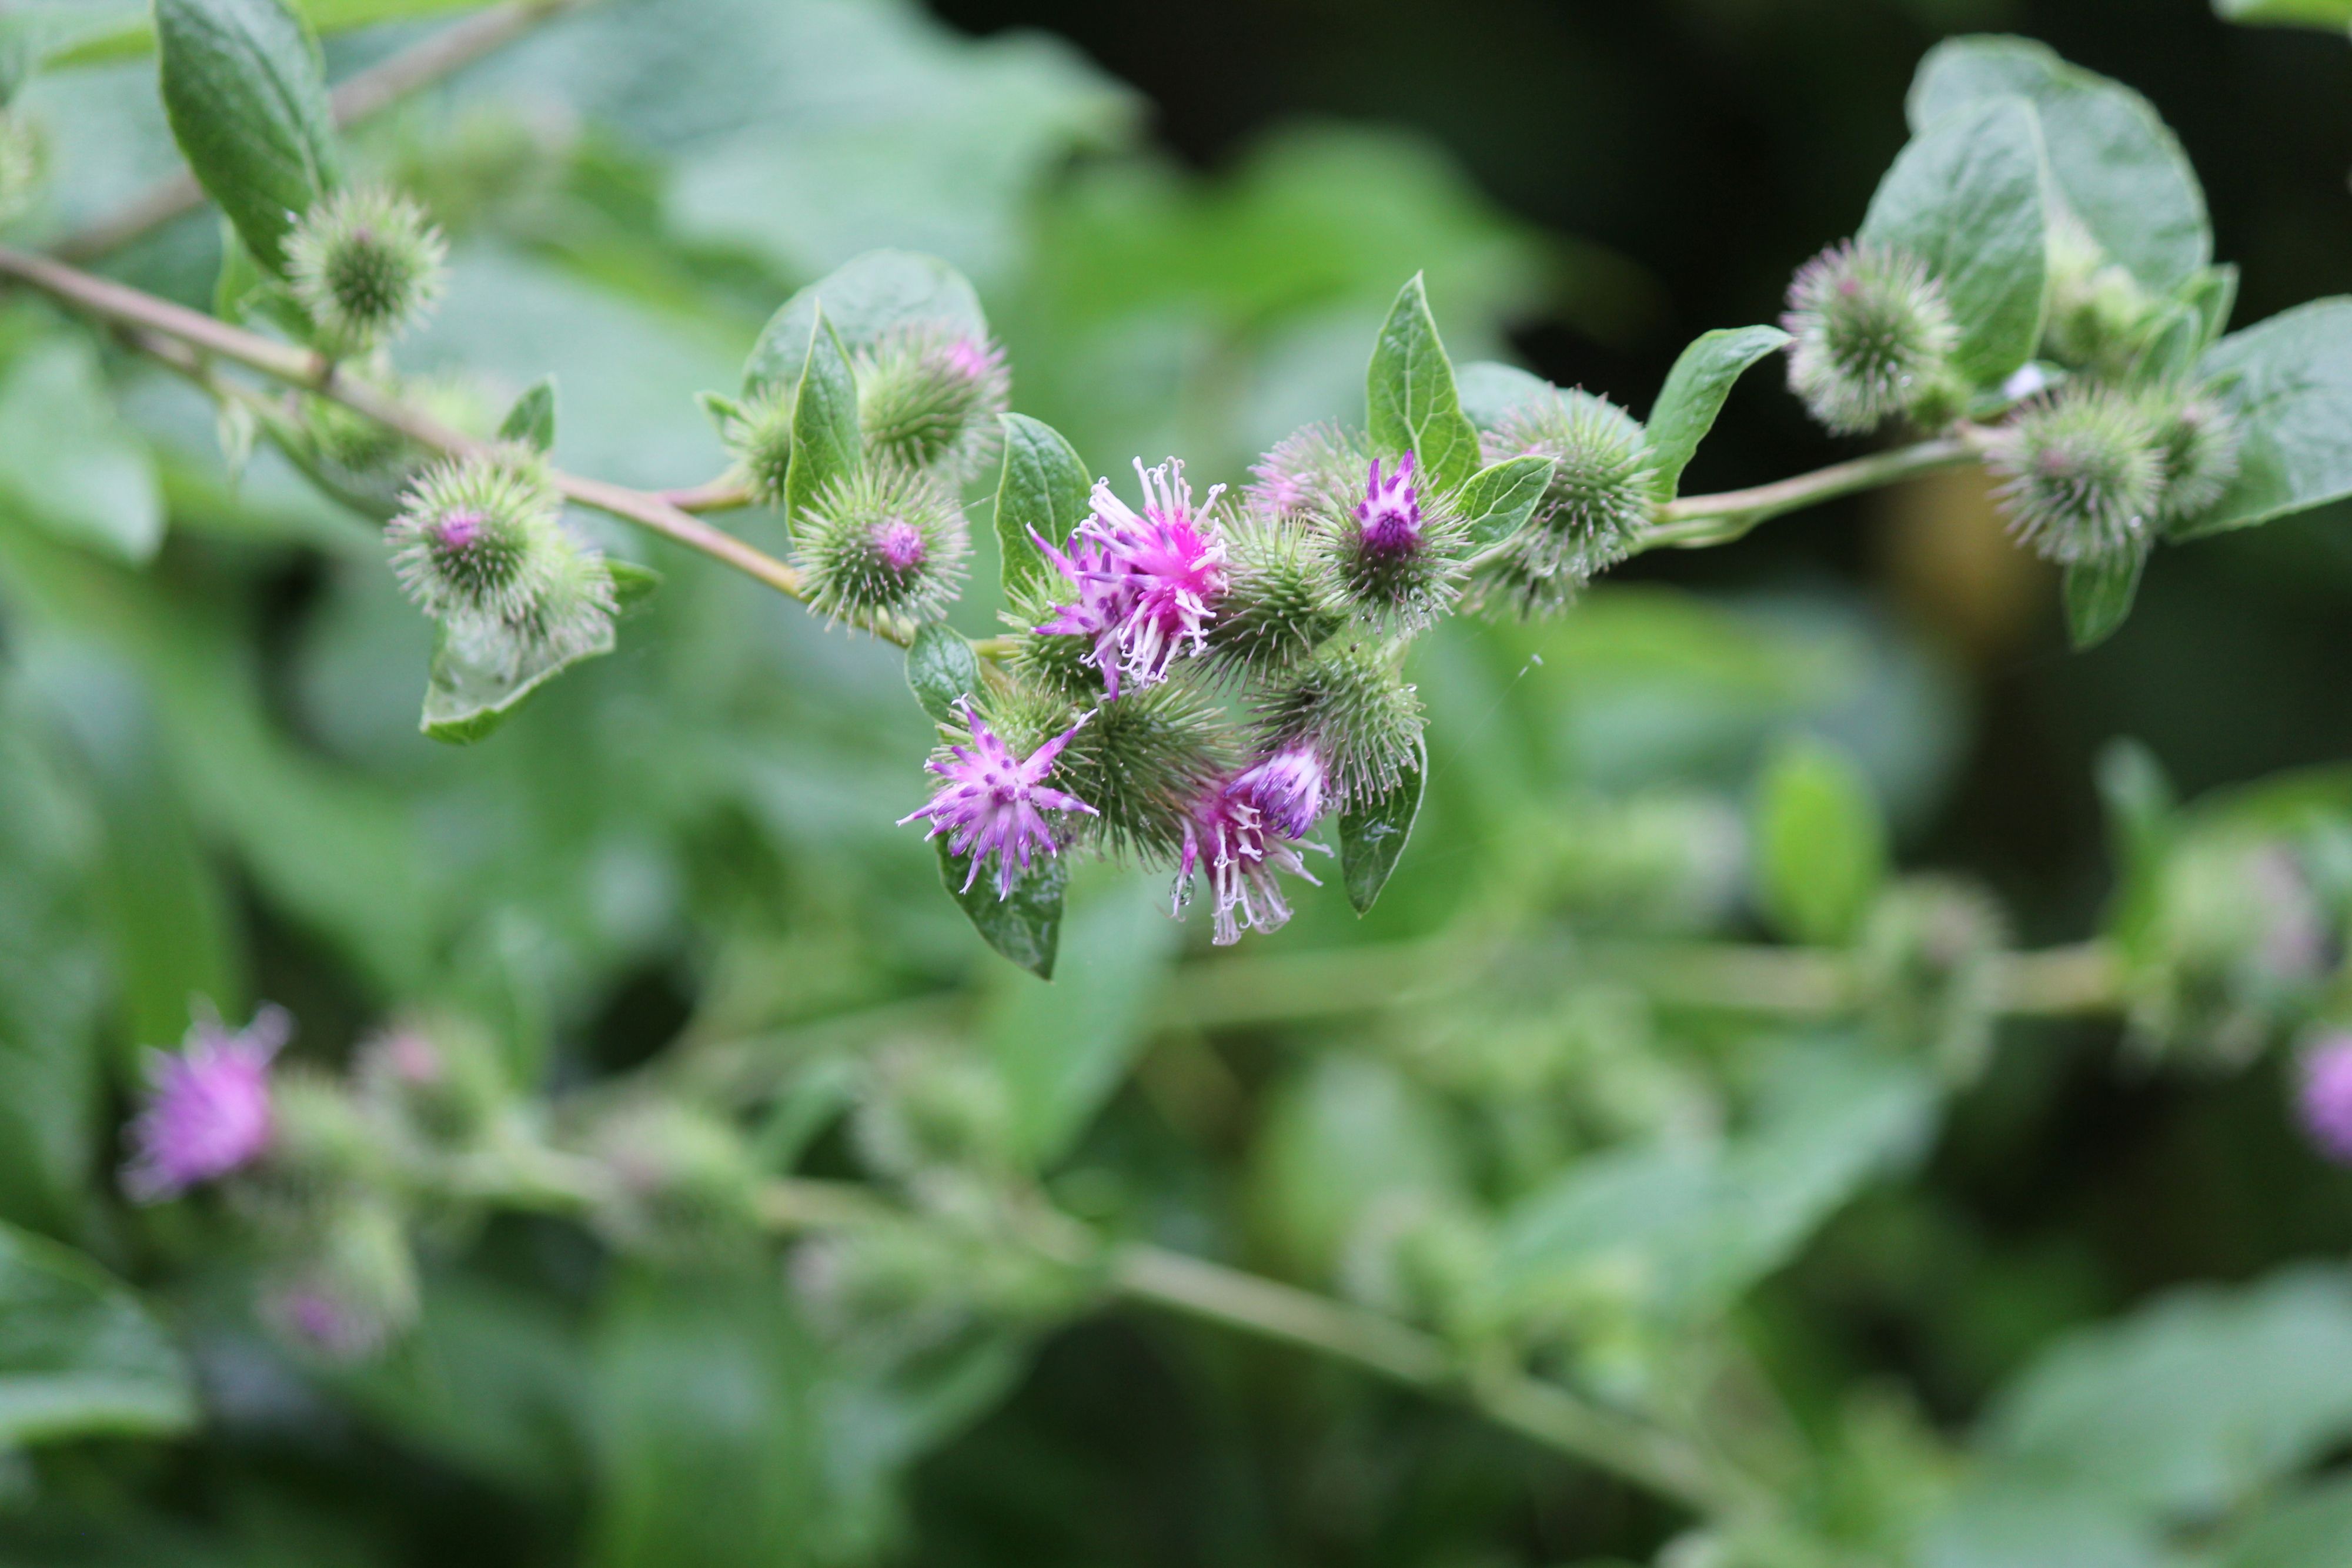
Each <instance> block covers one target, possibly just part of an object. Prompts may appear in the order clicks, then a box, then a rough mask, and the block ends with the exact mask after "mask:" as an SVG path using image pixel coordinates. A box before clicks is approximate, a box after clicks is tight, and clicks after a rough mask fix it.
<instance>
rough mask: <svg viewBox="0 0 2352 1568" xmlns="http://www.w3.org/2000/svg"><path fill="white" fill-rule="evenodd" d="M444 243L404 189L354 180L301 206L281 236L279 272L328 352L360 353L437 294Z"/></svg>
mask: <svg viewBox="0 0 2352 1568" xmlns="http://www.w3.org/2000/svg"><path fill="white" fill-rule="evenodd" d="M447 254H448V246H447V245H446V243H445V242H444V241H443V240H442V237H441V232H440V231H439V230H438V229H436V228H435V227H434V226H433V225H431V224H430V223H428V222H427V221H426V220H425V212H424V209H423V208H421V207H419V206H418V205H417V204H415V202H412V201H410V200H409V199H408V198H407V197H406V196H403V195H400V194H397V193H394V192H392V191H388V190H384V189H383V188H382V187H379V186H354V187H352V188H351V189H348V190H342V191H338V192H336V193H334V194H332V195H330V196H328V197H326V198H325V199H324V200H322V201H321V202H320V203H319V204H318V205H316V206H314V207H312V208H311V209H310V212H309V213H307V214H304V215H303V217H302V221H301V222H300V223H299V224H297V225H295V228H294V232H293V234H292V235H289V236H288V238H287V241H286V280H287V284H288V286H289V287H290V288H291V289H292V290H293V292H294V298H295V299H296V300H297V301H298V302H299V303H300V305H301V307H302V308H303V309H304V310H305V311H306V312H307V313H308V314H309V315H310V321H311V324H312V325H313V326H314V327H316V328H317V329H318V340H319V347H320V350H322V351H323V352H325V353H327V354H329V355H331V356H333V357H335V358H338V359H345V358H350V357H351V356H353V355H357V354H364V353H367V352H368V351H370V350H373V349H375V348H377V347H379V346H380V345H382V344H383V343H387V342H389V341H391V340H393V339H394V338H396V337H398V336H399V335H400V334H401V333H402V332H403V331H404V330H406V329H408V328H409V327H410V326H412V325H414V324H415V322H416V321H417V319H419V318H421V317H422V316H423V315H424V314H425V312H426V311H427V310H428V309H430V308H432V306H433V304H434V302H435V301H436V300H437V299H438V298H440V297H441V287H442V281H443V272H444V267H443V264H444V262H445V260H446V256H447Z"/></svg>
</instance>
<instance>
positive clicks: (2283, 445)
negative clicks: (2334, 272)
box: [2172, 296, 2352, 538]
mask: <svg viewBox="0 0 2352 1568" xmlns="http://www.w3.org/2000/svg"><path fill="white" fill-rule="evenodd" d="M2197 371H2198V374H2199V375H2200V376H2202V377H2205V378H2207V379H2209V380H2211V381H2214V382H2220V383H2221V387H2220V395H2221V403H2222V406H2223V407H2225V408H2227V409H2228V410H2229V411H2230V412H2231V413H2232V414H2234V415H2236V416H2237V420H2238V423H2239V427H2240V431H2241V437H2240V442H2239V446H2238V477H2237V478H2236V480H2235V481H2233V482H2232V483H2231V486H2230V489H2229V493H2228V494H2226V495H2224V496H2223V497H2221V500H2220V501H2219V502H2217V503H2216V504H2215V505H2214V507H2213V509H2212V510H2211V511H2210V512H2208V513H2207V514H2206V515H2205V516H2203V517H2200V518H2198V519H2197V520H2196V521H2195V522H2193V523H2190V524H2189V525H2187V526H2185V527H2179V528H2174V529H2173V530H2172V537H2173V538H2201V537H2202V536H2204V535H2206V534H2217V533H2221V532H2224V531H2226V530H2228V529H2231V528H2252V527H2253V526H2254V525H2255V524H2256V523H2267V522H2269V521H2271V520H2272V519H2273V518H2275V517H2287V516H2290V515H2292V514H2293V513H2295V512H2303V511H2308V510H2310V509H2311V508H2312V507H2318V506H2324V505H2326V503H2327V502H2329V501H2335V500H2340V499H2341V498H2343V497H2346V496H2352V298H2343V297H2340V296H2339V297H2337V298H2333V299H2315V300H2313V301H2312V302H2311V303H2310V304H2308V305H2299V306H2297V307H2296V308H2294V309H2292V310H2288V311H2284V312H2282V313H2280V314H2279V315H2276V316H2273V317H2272V318H2271V319H2269V320H2267V321H2263V322H2260V323H2258V324H2256V325H2254V326H2252V327H2249V328H2247V329H2245V330H2244V331H2242V332H2232V333H2231V334H2230V335H2229V336H2228V337H2226V338H2224V339H2222V340H2221V341H2220V342H2218V343H2216V344H2214V345H2213V347H2212V348H2210V350H2206V354H2205V357H2204V359H2202V360H2201V361H2199V362H2198V367H2197Z"/></svg>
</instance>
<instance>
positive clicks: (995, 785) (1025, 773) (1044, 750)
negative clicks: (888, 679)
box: [898, 703, 1095, 899]
mask: <svg viewBox="0 0 2352 1568" xmlns="http://www.w3.org/2000/svg"><path fill="white" fill-rule="evenodd" d="M964 722H965V724H966V726H967V727H969V728H970V729H971V745H970V746H969V747H963V746H950V747H948V748H947V750H948V754H947V756H945V757H944V758H932V759H931V761H930V762H929V764H928V766H929V768H930V770H931V771H932V772H934V773H936V774H938V775H939V776H940V778H941V779H946V780H947V782H946V783H945V784H944V785H942V786H941V787H940V791H939V793H938V794H936V795H934V796H932V797H931V802H930V804H929V805H928V806H925V807H923V808H921V809H920V810H915V811H910V812H908V814H907V815H906V816H904V817H901V818H899V819H898V825H899V826H901V827H904V826H906V824H908V822H911V821H915V820H916V819H917V818H919V817H928V818H929V819H930V822H931V831H929V833H926V834H925V835H924V837H926V838H933V839H935V838H937V837H939V836H940V834H941V833H949V834H952V835H953V836H952V837H950V839H949V840H948V848H949V849H950V851H951V852H954V853H956V854H959V855H969V856H971V872H970V873H969V874H967V875H966V876H965V877H964V879H963V890H964V891H965V892H967V893H969V892H971V886H972V883H975V882H977V881H978V880H979V879H980V862H982V860H983V859H985V858H986V857H987V856H989V855H994V856H995V857H996V896H997V897H998V898H999V899H1005V898H1010V897H1012V896H1013V878H1014V877H1015V876H1016V875H1018V874H1019V873H1021V872H1025V871H1027V870H1028V869H1029V865H1030V861H1031V858H1032V857H1033V856H1034V854H1035V853H1037V852H1039V851H1043V852H1045V853H1046V854H1049V855H1054V854H1059V853H1061V852H1062V843H1061V841H1060V840H1058V839H1057V838H1055V834H1054V826H1053V823H1052V822H1051V821H1050V820H1049V819H1048V818H1047V816H1046V813H1047V812H1049V811H1064V812H1069V811H1077V812H1084V813H1085V814H1086V815H1087V816H1089V817H1091V816H1093V815H1094V814H1095V809H1094V808H1093V807H1092V806H1089V805H1087V803H1086V802H1085V801H1084V800H1079V799H1078V798H1077V797H1076V795H1071V794H1067V793H1065V792H1064V791H1062V790H1060V789H1048V788H1047V787H1046V785H1045V777H1046V775H1047V774H1049V773H1051V772H1053V770H1054V759H1055V758H1057V757H1059V756H1061V755H1062V747H1066V746H1067V745H1068V744H1069V743H1070V737H1072V736H1073V735H1076V733H1077V732H1078V725H1082V724H1084V723H1086V720H1085V719H1083V718H1081V719H1080V720H1078V724H1074V725H1072V726H1071V727H1069V728H1067V729H1066V730H1064V731H1063V732H1062V733H1061V734H1059V735H1057V736H1055V737H1054V738H1053V739H1051V740H1049V741H1047V742H1046V743H1045V745H1043V746H1041V747H1038V748H1037V749H1036V750H1034V751H1033V752H1031V753H1030V754H1029V755H1028V756H1027V757H1025V758H1024V757H1015V756H1014V755H1013V748H1012V747H1009V746H1007V745H1005V744H1004V740H1003V737H1001V736H999V735H998V734H997V733H996V732H995V731H994V730H992V729H991V728H989V727H988V723H987V721H986V720H985V719H982V717H981V716H980V715H979V714H978V713H976V712H974V711H973V710H972V707H971V704H969V703H967V704H965V705H964Z"/></svg>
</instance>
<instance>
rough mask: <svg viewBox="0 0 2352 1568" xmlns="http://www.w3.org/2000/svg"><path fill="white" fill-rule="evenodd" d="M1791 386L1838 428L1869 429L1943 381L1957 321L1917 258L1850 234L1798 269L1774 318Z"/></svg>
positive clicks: (1814, 411)
mask: <svg viewBox="0 0 2352 1568" xmlns="http://www.w3.org/2000/svg"><path fill="white" fill-rule="evenodd" d="M1780 325H1781V328H1782V329H1784V330H1786V331H1787V332H1788V333H1789V335H1790V344H1789V388H1790V391H1791V392H1795V393H1796V394H1797V395H1798V396H1799V397H1801V398H1802V399H1803V400H1804V402H1805V406H1806V407H1807V408H1809V409H1811V411H1812V414H1813V417H1814V418H1815V419H1818V420H1820V421H1821V422H1822V423H1823V424H1825V425H1827V426H1828V427H1829V428H1830V429H1832V430H1833V431H1836V432H1838V433H1840V434H1848V435H1856V434H1864V433H1865V432H1867V431H1871V430H1875V429H1876V428H1877V427H1878V426H1879V425H1881V424H1883V423H1885V422H1886V421H1888V420H1890V419H1893V418H1895V416H1896V415H1898V414H1900V413H1905V412H1906V410H1909V409H1910V408H1912V407H1913V406H1914V405H1915V404H1916V403H1917V402H1919V400H1920V399H1921V398H1922V397H1923V396H1927V395H1928V394H1930V393H1933V392H1937V390H1938V389H1939V388H1940V387H1941V385H1942V383H1943V382H1944V381H1945V380H1946V377H1947V373H1948V363H1947V361H1949V359H1950V358H1951V353H1952V350H1953V349H1954V348H1956V347H1958V343H1959V329H1958V327H1957V326H1955V325H1954V324H1953V321H1952V312H1951V308H1950V307H1949V306H1948V305H1947V304H1946V303H1945V301H1944V291H1943V289H1942V288H1941V287H1939V286H1938V285H1937V282H1936V280H1935V278H1934V277H1931V276H1929V274H1928V271H1927V267H1926V265H1925V264H1923V263H1922V262H1920V261H1919V260H1918V259H1917V258H1916V257H1915V256H1910V255H1907V254H1906V253H1905V252H1903V251H1899V250H1895V249H1893V248H1891V247H1889V246H1880V245H1867V244H1862V243H1859V242H1856V241H1853V240H1848V241H1846V242H1845V243H1843V244H1842V245H1836V246H1831V247H1830V248H1829V249H1828V250H1825V251H1823V252H1822V254H1821V255H1819V256H1815V257H1814V258H1813V259H1812V260H1811V261H1809V262H1807V263H1806V264H1805V265H1804V266H1803V267H1800V268H1799V269H1798V271H1797V276H1796V279H1795V281H1793V282H1792V283H1790V285H1789V308H1788V310H1787V312H1786V313H1785V314H1784V315H1782V317H1781V318H1780Z"/></svg>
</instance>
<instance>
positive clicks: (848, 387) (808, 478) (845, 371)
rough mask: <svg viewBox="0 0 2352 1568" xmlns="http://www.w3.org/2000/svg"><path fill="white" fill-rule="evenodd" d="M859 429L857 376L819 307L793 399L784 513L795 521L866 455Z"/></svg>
mask: <svg viewBox="0 0 2352 1568" xmlns="http://www.w3.org/2000/svg"><path fill="white" fill-rule="evenodd" d="M865 450H866V449H865V442H864V439H863V438H862V437H861V436H860V435H859V434H858V429H857V378H856V375H855V373H853V372H852V371H851V370H850V368H849V355H848V353H847V352H846V351H845V350H844V349H843V348H842V345H841V340H840V339H839V338H837V337H835V336H834V333H833V329H832V328H831V326H829V325H828V324H827V323H826V321H825V319H824V310H823V309H822V308H820V309H819V310H818V311H817V313H816V315H815V317H814V320H813V322H812V324H811V326H810V328H809V344H808V351H807V353H806V355H805V356H804V362H803V365H802V367H801V384H800V391H799V392H798V394H797V395H796V396H795V397H794V399H793V461H792V466H791V467H790V468H788V469H787V470H785V473H784V519H785V525H786V526H787V527H791V526H793V522H794V520H795V519H797V518H798V517H800V515H801V513H802V512H803V510H804V509H806V507H808V505H809V503H810V502H812V501H814V500H815V499H816V497H817V493H818V492H819V491H821V490H823V489H824V487H825V486H827V485H829V484H831V483H832V482H833V481H834V480H835V479H837V478H840V477H841V476H844V475H848V474H855V473H856V471H857V467H858V465H859V464H861V463H863V462H864V461H865Z"/></svg>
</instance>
